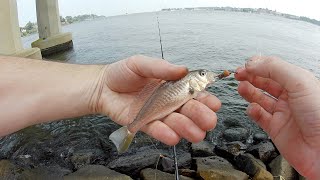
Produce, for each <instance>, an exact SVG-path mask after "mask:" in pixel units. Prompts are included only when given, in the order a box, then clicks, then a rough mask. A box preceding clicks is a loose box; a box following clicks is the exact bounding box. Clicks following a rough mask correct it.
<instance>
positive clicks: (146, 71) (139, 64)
mask: <svg viewBox="0 0 320 180" xmlns="http://www.w3.org/2000/svg"><path fill="white" fill-rule="evenodd" d="M126 64H127V66H128V68H129V69H130V70H131V71H133V72H134V73H136V74H138V75H139V76H142V77H145V78H155V79H162V80H178V79H180V78H182V77H184V76H185V75H186V74H187V73H188V69H187V68H186V67H184V66H178V65H174V64H171V63H169V62H168V61H166V60H163V59H157V58H151V57H147V56H142V55H136V56H132V57H130V58H128V59H127V61H126Z"/></svg>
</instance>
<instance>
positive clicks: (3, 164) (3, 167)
mask: <svg viewBox="0 0 320 180" xmlns="http://www.w3.org/2000/svg"><path fill="white" fill-rule="evenodd" d="M16 175H17V169H16V167H15V165H14V164H12V163H11V162H10V161H8V160H0V179H1V178H3V179H15V178H16Z"/></svg>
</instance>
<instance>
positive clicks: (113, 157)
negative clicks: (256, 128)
mask: <svg viewBox="0 0 320 180" xmlns="http://www.w3.org/2000/svg"><path fill="white" fill-rule="evenodd" d="M241 128H242V127H233V128H229V129H226V130H225V131H224V133H223V134H222V141H221V142H219V143H218V144H216V145H214V144H213V143H210V142H208V141H202V142H200V143H197V144H191V143H185V144H186V145H184V146H182V147H179V146H178V162H179V172H180V175H181V179H186V180H187V179H230V180H246V179H253V180H269V179H270V180H272V179H279V180H283V179H285V180H296V179H297V180H298V179H303V177H301V176H299V174H298V173H297V172H296V171H295V170H294V169H293V168H292V167H291V166H290V165H289V164H288V162H287V161H286V160H285V159H284V158H283V157H282V156H281V155H280V154H279V152H278V151H277V149H276V147H275V146H274V144H273V143H272V141H271V140H270V139H268V136H266V134H264V133H256V134H254V135H253V141H252V142H250V141H249V142H248V140H247V139H248V136H249V135H248V132H247V130H246V129H245V128H242V129H241ZM137 143H138V144H139V142H137ZM108 151H109V155H110V157H106V156H105V155H103V154H105V153H104V152H102V151H101V152H100V151H97V150H86V151H77V152H70V154H69V155H63V154H61V155H60V158H61V159H63V160H64V161H65V164H66V165H65V166H63V165H61V162H59V163H58V162H57V163H56V164H54V163H52V162H50V164H46V163H41V164H38V165H35V164H32V163H31V157H29V156H28V155H25V156H21V155H20V156H19V160H18V161H17V160H5V159H2V160H0V177H1V178H2V179H23V180H31V179H88V180H90V179H114V180H117V179H119V180H120V179H144V180H151V179H174V162H173V158H172V157H171V155H172V153H171V148H170V147H167V148H156V146H155V145H154V144H153V145H149V146H142V147H140V148H132V150H131V151H129V152H128V153H125V154H123V155H117V153H116V152H115V151H114V150H111V149H108ZM47 156H48V155H47ZM46 158H48V159H49V158H50V156H48V157H46ZM28 161H30V163H29V162H28ZM28 163H29V166H26V165H27V164H28ZM1 178H0V179H1Z"/></svg>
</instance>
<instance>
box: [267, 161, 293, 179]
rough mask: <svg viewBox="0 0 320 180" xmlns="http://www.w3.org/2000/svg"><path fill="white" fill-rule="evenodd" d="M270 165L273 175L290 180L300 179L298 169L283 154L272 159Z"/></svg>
mask: <svg viewBox="0 0 320 180" xmlns="http://www.w3.org/2000/svg"><path fill="white" fill-rule="evenodd" d="M269 167H270V169H271V174H272V175H273V176H276V177H279V176H282V177H283V178H284V179H288V180H291V179H292V180H294V179H298V173H297V172H296V170H295V169H294V168H293V167H292V166H291V165H290V164H289V163H288V161H287V160H285V159H284V158H283V157H282V156H281V155H279V156H278V157H276V158H275V159H274V160H272V161H271V163H270V164H269Z"/></svg>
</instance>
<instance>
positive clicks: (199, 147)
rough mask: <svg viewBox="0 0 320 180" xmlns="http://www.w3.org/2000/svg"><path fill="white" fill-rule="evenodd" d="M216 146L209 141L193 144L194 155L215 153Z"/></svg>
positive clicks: (201, 155) (202, 155)
mask: <svg viewBox="0 0 320 180" xmlns="http://www.w3.org/2000/svg"><path fill="white" fill-rule="evenodd" d="M213 150H214V146H213V145H212V144H210V143H209V142H207V141H201V142H199V143H192V144H191V151H192V157H206V156H213V155H215V154H214V152H213Z"/></svg>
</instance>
